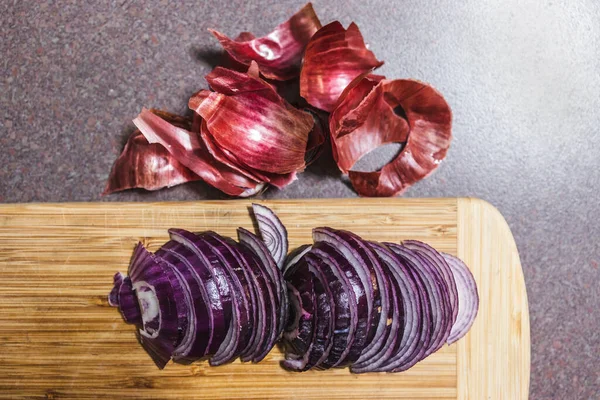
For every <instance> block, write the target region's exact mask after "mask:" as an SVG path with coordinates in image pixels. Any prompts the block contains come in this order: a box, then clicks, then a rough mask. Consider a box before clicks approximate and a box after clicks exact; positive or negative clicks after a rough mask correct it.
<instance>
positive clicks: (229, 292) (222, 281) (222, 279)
mask: <svg viewBox="0 0 600 400" xmlns="http://www.w3.org/2000/svg"><path fill="white" fill-rule="evenodd" d="M169 235H170V236H171V240H174V241H176V242H179V243H181V244H183V245H184V246H185V247H187V248H188V249H189V250H191V251H192V252H193V253H194V254H195V255H196V256H197V257H198V259H199V260H200V262H201V263H203V264H204V265H206V266H208V268H207V269H208V270H209V272H210V273H211V274H212V276H213V278H214V281H215V283H216V285H217V289H218V293H219V295H220V297H221V304H222V306H223V316H224V318H225V327H226V333H225V337H224V338H223V340H221V342H220V343H218V348H217V349H216V351H214V352H213V351H211V354H213V357H215V358H217V359H221V357H222V355H223V353H225V352H226V350H227V348H228V345H229V343H228V342H227V341H226V340H225V339H226V337H227V335H229V336H230V337H231V334H230V333H229V331H230V330H231V329H239V321H238V320H237V318H238V317H239V315H240V314H241V312H240V310H239V307H240V304H238V302H237V301H236V296H235V293H234V292H233V284H232V282H231V277H230V276H229V273H228V271H227V269H226V268H225V267H224V266H223V265H222V264H221V262H220V260H219V257H218V256H217V255H216V254H215V253H214V251H213V249H212V248H211V246H209V245H208V244H207V243H206V242H205V241H204V240H202V238H200V237H199V236H198V235H196V234H194V233H192V232H189V231H186V230H185V229H169ZM234 308H235V310H234ZM234 317H235V318H234ZM215 345H217V343H215ZM211 350H214V347H213V346H212V345H211Z"/></svg>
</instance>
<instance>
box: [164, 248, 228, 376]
mask: <svg viewBox="0 0 600 400" xmlns="http://www.w3.org/2000/svg"><path fill="white" fill-rule="evenodd" d="M155 254H156V255H157V256H159V257H160V258H161V259H162V260H163V261H164V262H165V263H166V264H167V265H168V266H169V267H171V269H172V270H173V272H174V273H175V274H176V275H177V276H178V277H179V279H180V281H181V282H182V284H181V287H182V293H183V294H184V298H185V302H186V304H187V311H188V313H187V315H186V318H187V323H186V324H180V330H181V331H182V332H183V336H182V338H181V341H180V342H179V345H178V346H177V347H176V348H175V349H174V351H173V359H174V360H175V361H177V362H179V363H182V364H190V363H192V362H194V361H197V360H200V359H202V358H204V356H206V355H207V354H208V349H209V348H210V346H211V343H213V342H215V341H218V340H221V339H220V335H222V332H224V331H225V328H224V327H225V318H224V316H223V313H222V310H221V308H222V307H221V304H220V302H216V301H212V302H211V297H210V296H209V295H208V293H209V291H210V290H211V289H212V288H213V287H215V284H214V282H213V281H211V280H210V278H208V279H207V277H208V274H203V273H202V272H200V273H198V271H199V269H200V268H202V267H203V266H202V265H200V264H199V263H198V261H197V257H196V256H195V255H194V254H193V253H192V252H191V251H190V250H189V249H187V248H186V247H185V246H183V245H182V244H180V243H177V242H174V241H169V242H167V243H165V244H164V245H163V246H162V247H161V248H160V249H158V251H157V252H156V253H155ZM219 301H220V299H219Z"/></svg>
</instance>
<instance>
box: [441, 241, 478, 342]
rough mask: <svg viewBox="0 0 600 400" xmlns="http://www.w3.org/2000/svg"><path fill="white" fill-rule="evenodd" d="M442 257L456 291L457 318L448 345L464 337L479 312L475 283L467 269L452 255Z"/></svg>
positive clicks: (444, 254)
mask: <svg viewBox="0 0 600 400" xmlns="http://www.w3.org/2000/svg"><path fill="white" fill-rule="evenodd" d="M442 255H443V256H444V259H445V260H446V261H447V262H448V265H450V270H451V271H452V276H453V277H454V280H455V281H456V289H457V290H458V316H457V317H456V321H455V322H454V325H453V326H452V331H451V332H450V336H448V340H447V342H448V344H452V343H454V342H456V341H457V340H458V339H460V338H462V337H463V336H464V335H466V333H467V332H468V331H469V329H470V328H471V326H472V325H473V322H475V317H477V312H478V310H479V293H478V292H477V283H476V282H475V278H474V277H473V274H472V273H471V271H470V270H469V267H467V266H466V264H465V263H464V262H462V261H461V260H460V259H458V258H456V257H454V256H453V255H450V254H447V253H442Z"/></svg>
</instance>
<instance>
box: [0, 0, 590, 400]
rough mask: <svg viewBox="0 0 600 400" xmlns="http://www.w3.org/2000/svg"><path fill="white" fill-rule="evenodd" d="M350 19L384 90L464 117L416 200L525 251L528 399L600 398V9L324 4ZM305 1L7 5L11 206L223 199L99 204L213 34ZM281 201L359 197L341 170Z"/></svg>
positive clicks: (416, 190)
mask: <svg viewBox="0 0 600 400" xmlns="http://www.w3.org/2000/svg"><path fill="white" fill-rule="evenodd" d="M314 3H315V8H316V10H317V13H318V14H319V16H320V17H321V20H322V21H324V22H327V21H330V20H334V19H339V20H341V21H342V22H343V23H344V24H347V23H349V22H350V21H352V20H354V21H356V22H357V23H358V25H359V26H360V28H361V30H362V32H363V34H364V36H365V39H366V41H367V42H368V43H370V48H371V49H372V50H373V51H374V52H375V54H376V55H377V56H378V58H380V59H382V60H385V62H386V64H385V65H384V66H383V67H382V68H381V69H380V72H381V73H383V74H386V75H387V76H389V77H398V78H400V77H413V78H418V79H421V80H424V81H427V82H430V83H431V84H433V85H434V86H435V87H437V88H438V89H439V90H440V91H441V92H442V93H443V94H444V95H445V97H446V99H447V100H448V102H449V103H450V104H451V106H452V108H453V111H454V118H455V122H454V129H453V132H454V136H455V137H454V141H453V143H452V147H451V149H450V152H449V154H448V157H447V159H446V161H445V162H444V163H442V165H441V167H440V168H439V170H438V171H437V172H436V173H435V174H434V175H433V176H431V177H430V178H429V179H427V180H425V181H424V182H421V183H419V184H417V185H415V186H414V187H413V188H412V189H410V190H409V191H408V193H407V194H406V196H411V197H427V196H435V197H437V196H474V197H481V198H483V199H485V200H488V201H490V202H491V203H492V204H494V205H495V206H497V207H498V208H499V209H500V211H501V212H502V213H503V214H504V215H505V217H506V219H507V220H508V223H509V225H510V227H511V228H512V231H513V233H514V236H515V239H516V241H517V244H518V247H519V250H520V254H521V260H522V264H523V269H524V272H525V280H526V283H527V288H528V294H529V301H530V312H531V344H532V369H531V398H532V399H598V398H600V329H599V328H600V322H599V321H600V269H599V263H600V222H599V219H598V216H599V215H600V196H599V195H598V193H599V192H600V23H599V21H600V3H598V2H597V1H594V0H580V1H571V0H552V1H546V0H526V1H523V0H519V1H517V0H489V1H485V2H482V1H479V0H467V1H446V0H428V1H421V0H406V1H391V0H390V1H371V2H369V1H365V0H362V1H358V0H351V1H319V0H317V1H315V2H314ZM302 4H303V2H302V1H294V0H285V1H281V0H280V1H256V0H250V1H224V2H212V1H204V2H203V1H197V0H196V1H189V0H186V1H166V0H162V1H130V0H119V1H96V2H83V1H75V0H70V1H65V0H63V1H32V0H19V1H16V0H15V1H13V0H10V1H4V2H3V3H2V6H1V7H0V8H1V9H2V11H1V12H0V37H1V38H2V39H1V40H0V54H1V55H2V57H1V59H0V65H1V66H2V76H1V77H0V109H1V110H2V115H0V202H33V201H41V202H50V201H99V200H100V201H123V200H139V201H153V200H176V199H177V200H182V199H188V200H193V199H205V198H219V197H221V195H220V194H219V193H218V192H217V191H216V190H213V189H210V188H208V187H207V186H206V185H204V184H203V183H195V184H188V185H184V186H180V187H176V188H173V189H170V190H163V191H159V192H156V193H146V192H141V191H131V192H127V193H122V194H117V195H113V196H109V197H106V198H101V197H100V193H101V191H102V189H103V187H104V184H105V180H106V178H107V176H108V173H109V171H110V168H111V165H112V163H113V161H114V160H115V159H116V157H117V155H118V154H119V152H120V150H121V148H122V146H123V143H124V140H125V139H126V137H127V136H128V134H129V133H130V132H131V131H132V124H131V122H130V121H131V119H132V118H133V117H135V116H136V115H137V113H138V112H139V111H140V109H141V107H142V106H155V107H159V108H163V109H167V110H170V111H174V112H183V111H184V110H185V108H186V103H187V98H188V97H189V95H190V94H191V93H192V92H194V91H195V90H197V89H199V88H202V87H206V83H205V81H204V79H203V76H204V75H205V74H206V73H207V72H208V71H209V70H210V68H211V63H212V62H213V61H214V58H215V55H216V54H218V53H217V50H218V46H217V43H216V41H215V40H214V39H213V38H212V37H211V36H210V35H209V34H208V33H207V31H206V28H208V27H213V28H216V29H218V30H220V31H222V32H224V33H227V34H229V35H235V34H237V33H238V32H239V31H242V30H247V31H252V32H254V33H256V34H264V33H267V32H268V31H269V30H270V29H271V28H272V27H274V26H275V25H277V24H278V23H279V22H282V21H283V20H285V19H286V18H287V17H288V16H289V15H291V14H292V13H293V12H295V11H296V10H297V9H299V8H300V7H301V5H302ZM263 196H264V197H268V198H308V197H352V196H355V194H354V193H353V191H352V190H351V189H350V188H349V187H348V186H346V185H345V184H344V183H343V182H342V181H341V180H340V179H339V174H338V173H337V172H336V169H335V166H334V165H333V164H332V161H331V160H330V159H329V158H323V159H322V160H321V161H320V162H319V163H318V164H317V165H315V166H314V167H312V168H311V169H310V170H309V171H307V172H306V173H304V174H302V176H301V179H299V180H298V181H296V182H295V183H294V184H292V185H291V186H290V187H288V188H287V189H285V190H284V191H276V190H271V191H268V192H266V193H265V194H264V195H263Z"/></svg>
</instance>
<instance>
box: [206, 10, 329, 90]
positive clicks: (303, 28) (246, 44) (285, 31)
mask: <svg viewBox="0 0 600 400" xmlns="http://www.w3.org/2000/svg"><path fill="white" fill-rule="evenodd" d="M320 28H321V22H320V21H319V18H318V17H317V15H316V14H315V11H314V9H313V7H312V4H311V3H307V4H306V5H305V6H304V7H302V9H301V10H300V11H298V12H297V13H296V14H294V15H293V16H292V17H291V18H290V19H289V20H287V21H286V22H284V23H282V24H280V25H279V26H277V27H276V28H275V30H274V31H273V32H271V33H269V34H268V35H267V36H265V37H261V38H255V37H254V35H253V34H251V33H250V32H242V33H241V34H240V35H239V36H238V37H237V38H236V39H235V40H232V39H230V38H228V37H227V36H225V35H224V34H222V33H220V32H217V31H216V30H214V29H209V31H210V32H211V33H212V34H213V35H214V36H215V37H216V38H217V40H218V41H219V42H220V43H221V45H222V46H223V48H224V49H225V51H227V53H228V54H229V55H230V56H231V57H232V58H233V59H234V60H235V61H237V62H239V63H241V64H243V65H245V66H247V67H249V66H250V64H251V63H252V62H253V61H254V62H256V63H257V64H258V66H259V67H260V70H261V73H262V74H263V75H264V76H265V77H267V78H269V79H276V80H282V81H285V80H289V79H292V78H295V77H297V76H298V75H299V73H300V64H301V62H302V56H303V55H304V48H305V47H306V44H307V43H308V41H309V40H310V38H311V37H312V36H313V35H314V34H315V32H317V30H319V29H320Z"/></svg>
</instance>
